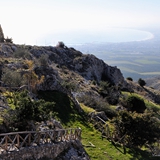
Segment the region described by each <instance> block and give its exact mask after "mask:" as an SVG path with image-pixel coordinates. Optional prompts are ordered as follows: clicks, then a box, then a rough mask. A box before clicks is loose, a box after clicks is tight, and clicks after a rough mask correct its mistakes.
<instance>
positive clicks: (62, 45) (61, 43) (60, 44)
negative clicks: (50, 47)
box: [56, 42, 65, 48]
mask: <svg viewBox="0 0 160 160" xmlns="http://www.w3.org/2000/svg"><path fill="white" fill-rule="evenodd" d="M56 47H60V48H64V47H65V44H64V43H63V42H58V44H57V45H56Z"/></svg>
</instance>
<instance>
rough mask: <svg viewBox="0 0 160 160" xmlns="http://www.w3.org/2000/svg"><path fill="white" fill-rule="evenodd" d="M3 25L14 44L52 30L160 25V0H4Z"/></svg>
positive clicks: (0, 16)
mask: <svg viewBox="0 0 160 160" xmlns="http://www.w3.org/2000/svg"><path fill="white" fill-rule="evenodd" d="M0 24H1V26H2V28H3V32H4V35H5V37H6V36H8V37H12V38H13V42H14V43H18V44H32V45H33V44H37V43H38V40H39V37H43V36H44V37H45V35H46V34H49V33H59V32H61V33H63V32H66V31H72V30H86V31H87V30H93V31H95V32H96V31H99V30H105V28H106V27H127V28H146V27H160V0H0ZM44 41H47V40H46V39H45V40H44ZM44 43H45V42H44Z"/></svg>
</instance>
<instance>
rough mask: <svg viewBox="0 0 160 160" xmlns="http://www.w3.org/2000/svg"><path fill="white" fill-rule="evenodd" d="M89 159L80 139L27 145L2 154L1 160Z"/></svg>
mask: <svg viewBox="0 0 160 160" xmlns="http://www.w3.org/2000/svg"><path fill="white" fill-rule="evenodd" d="M43 158H44V159H45V160H47V159H48V160H53V159H55V158H56V160H58V159H59V160H60V159H65V160H72V159H74V160H89V157H88V155H87V154H86V152H85V150H84V149H83V146H82V144H81V142H80V141H79V140H71V141H64V142H59V143H57V144H56V143H55V144H45V145H40V146H33V147H28V148H27V147H25V148H22V149H20V150H19V151H13V152H8V153H5V154H1V155H0V160H40V159H41V160H42V159H43Z"/></svg>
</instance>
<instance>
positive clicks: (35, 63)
mask: <svg viewBox="0 0 160 160" xmlns="http://www.w3.org/2000/svg"><path fill="white" fill-rule="evenodd" d="M0 56H1V60H0V82H1V84H0V85H1V86H0V90H1V98H0V107H1V111H2V112H1V127H0V130H1V132H11V131H21V130H33V129H37V128H36V127H37V124H41V123H42V122H44V121H47V122H48V123H49V124H47V125H48V126H47V127H51V126H50V125H51V124H50V120H51V119H53V118H54V119H56V120H58V121H60V122H61V124H62V126H63V127H74V126H75V127H77V126H80V127H81V128H82V129H83V130H82V143H83V146H84V148H85V149H86V150H87V153H88V154H89V156H90V157H91V159H98V157H103V158H104V157H106V156H108V155H110V154H109V153H105V152H106V150H108V149H109V148H108V147H109V146H110V147H111V148H112V150H113V151H115V154H116V152H117V150H116V148H114V146H115V144H114V143H115V142H116V143H117V144H118V145H124V146H125V147H126V152H127V154H125V153H119V154H121V156H122V158H123V157H125V156H126V157H127V158H128V159H129V157H131V155H130V154H129V152H131V150H132V149H134V148H138V149H139V156H142V157H143V156H144V157H145V156H148V149H147V148H146V151H147V152H144V153H143V154H141V152H140V150H141V149H142V146H143V147H144V146H145V145H146V144H147V145H151V144H152V145H154V143H155V138H156V140H157V136H158V137H159V135H157V131H159V126H158V127H157V124H158V123H159V121H160V117H159V113H160V106H159V103H160V101H159V96H160V95H159V93H158V92H157V91H155V90H154V89H153V88H149V87H147V86H144V87H142V86H140V85H139V84H138V83H136V82H133V81H129V80H126V79H124V77H123V75H122V73H121V70H120V69H118V68H117V67H112V66H110V65H108V64H106V63H105V62H104V61H103V60H101V59H98V58H97V57H96V56H94V55H92V54H83V53H82V52H80V51H78V50H76V49H75V48H72V47H67V46H65V44H64V43H63V42H59V43H58V44H57V46H30V45H18V44H14V43H7V42H3V43H0ZM120 111H122V113H121V112H120ZM122 115H125V118H126V119H122V118H123V116H122ZM96 116H99V117H100V118H102V119H103V120H104V121H106V122H107V123H108V124H109V126H110V127H111V134H112V135H114V138H111V137H108V138H109V139H108V140H109V141H107V140H105V141H102V139H101V133H102V131H103V130H102V128H103V125H102V124H101V123H99V121H98V120H97V119H96ZM149 117H150V120H151V121H150V120H148V118H149ZM116 119H119V121H118V122H121V121H123V120H124V122H123V124H120V123H118V122H117V121H116ZM131 120H133V121H131ZM137 120H138V123H137ZM125 122H127V123H125ZM153 122H154V124H155V125H154V124H153ZM143 123H145V127H146V126H147V125H148V129H149V130H150V131H151V130H152V131H153V132H155V134H152V137H153V139H152V137H151V138H147V137H148V135H150V134H151V133H153V132H152V131H151V132H150V133H148V132H147V134H146V130H145V129H146V128H144V132H143V133H142V134H139V133H140V132H137V133H135V132H134V130H133V129H132V127H131V126H133V125H134V127H135V130H138V131H141V127H142V126H144V125H141V124H143ZM136 124H138V125H136ZM121 125H122V126H121ZM119 126H121V127H122V128H121V130H118V129H117V127H119ZM127 126H129V127H127ZM138 126H140V127H139V128H137V127H138ZM154 127H155V128H154ZM139 129H140V130H139ZM120 131H121V133H120ZM131 133H134V134H131ZM158 133H159V132H158ZM145 134H146V136H145ZM124 135H127V136H124ZM134 136H135V137H134ZM137 136H139V137H140V138H139V139H138V141H137V139H136V137H137ZM93 137H94V138H93ZM122 137H124V138H123V141H122V142H120V141H119V139H121V138H122ZM128 137H129V138H128ZM95 140H96V141H95ZM88 141H89V142H90V143H89V148H88V145H86V143H88ZM93 142H94V144H93ZM110 142H112V143H113V144H112V143H110ZM98 143H99V145H101V146H99V147H102V146H103V153H100V154H102V155H101V156H100V155H99V156H98V155H94V154H95V152H96V153H99V151H98V148H96V147H94V145H95V144H96V145H98ZM148 143H149V144H148ZM104 146H106V147H104ZM90 147H91V148H90ZM116 147H117V146H116ZM118 147H120V146H118ZM145 147H146V146H145ZM92 148H93V149H92ZM120 148H121V149H123V148H122V147H120ZM93 151H94V152H93ZM110 152H111V151H110ZM133 152H134V151H132V153H133ZM145 153H146V154H145ZM59 156H60V157H62V156H63V155H59ZM121 156H120V157H121ZM109 157H110V156H109ZM115 157H118V156H117V155H115ZM115 157H114V153H112V157H110V159H115ZM127 158H126V159H127ZM132 158H135V159H138V156H137V155H136V154H134V155H132ZM151 158H152V157H150V159H151Z"/></svg>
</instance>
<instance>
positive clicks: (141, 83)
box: [138, 78, 146, 87]
mask: <svg viewBox="0 0 160 160" xmlns="http://www.w3.org/2000/svg"><path fill="white" fill-rule="evenodd" d="M138 84H139V85H140V86H141V87H144V86H145V85H146V82H145V81H144V80H143V79H141V78H139V80H138Z"/></svg>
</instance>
